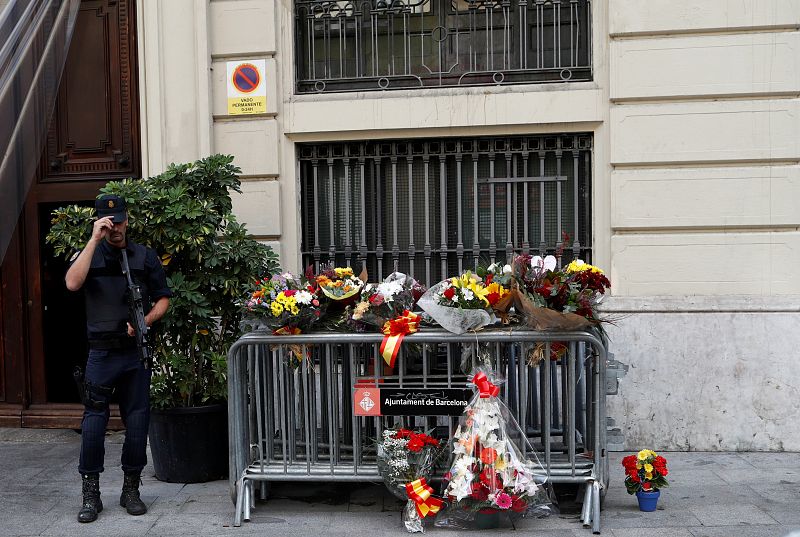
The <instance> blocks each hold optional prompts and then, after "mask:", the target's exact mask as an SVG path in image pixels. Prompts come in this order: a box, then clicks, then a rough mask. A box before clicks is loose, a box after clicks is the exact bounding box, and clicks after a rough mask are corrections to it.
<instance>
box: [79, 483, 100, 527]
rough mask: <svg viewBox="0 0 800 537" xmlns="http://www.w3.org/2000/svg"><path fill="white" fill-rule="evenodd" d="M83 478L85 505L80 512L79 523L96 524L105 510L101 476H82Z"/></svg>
mask: <svg viewBox="0 0 800 537" xmlns="http://www.w3.org/2000/svg"><path fill="white" fill-rule="evenodd" d="M81 477H82V478H83V505H82V506H81V510H80V511H78V522H94V521H95V520H97V513H99V512H100V511H102V510H103V502H102V501H100V474H81Z"/></svg>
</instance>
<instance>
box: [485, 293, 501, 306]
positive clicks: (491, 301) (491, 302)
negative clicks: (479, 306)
mask: <svg viewBox="0 0 800 537" xmlns="http://www.w3.org/2000/svg"><path fill="white" fill-rule="evenodd" d="M486 300H488V301H489V305H490V306H494V305H495V304H496V303H497V301H498V300H500V293H489V294H488V295H486Z"/></svg>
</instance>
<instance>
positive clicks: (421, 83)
mask: <svg viewBox="0 0 800 537" xmlns="http://www.w3.org/2000/svg"><path fill="white" fill-rule="evenodd" d="M294 6H295V43H296V45H295V47H296V48H295V50H296V65H297V73H296V81H297V91H298V92H300V93H315V92H317V93H321V92H335V91H356V90H359V91H363V90H385V89H402V88H420V87H441V86H476V85H506V84H519V83H534V82H562V81H579V80H591V79H592V70H591V21H590V15H591V0H295V3H294Z"/></svg>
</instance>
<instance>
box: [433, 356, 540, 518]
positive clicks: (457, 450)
mask: <svg viewBox="0 0 800 537" xmlns="http://www.w3.org/2000/svg"><path fill="white" fill-rule="evenodd" d="M481 372H483V374H485V375H486V376H487V379H491V382H493V383H494V382H498V380H497V379H496V378H493V375H492V373H491V372H490V371H488V370H483V369H481V370H479V371H478V373H481ZM451 448H452V451H453V455H454V459H453V463H452V465H451V467H450V470H449V471H448V472H447V473H446V474H445V484H446V487H445V489H444V497H445V500H446V501H447V502H448V505H447V507H446V508H444V509H442V511H441V512H440V513H439V514H438V515H437V517H436V526H437V527H447V528H456V529H477V527H478V523H477V521H476V518H477V517H478V516H480V515H479V513H495V512H499V513H501V514H503V513H506V514H507V515H508V516H509V517H512V518H516V517H537V518H541V517H544V516H549V515H550V514H551V513H553V512H554V509H555V507H554V505H553V503H552V501H551V499H550V494H549V493H548V490H547V489H546V486H547V484H546V483H545V482H546V476H547V472H546V471H545V469H544V467H543V466H542V464H541V463H540V462H539V458H538V457H537V455H536V452H535V451H534V449H533V447H532V446H531V444H530V442H529V441H528V439H527V437H526V436H525V435H524V434H523V432H522V429H521V428H520V426H519V425H518V424H517V422H516V420H515V419H514V417H513V416H512V414H511V412H510V411H509V409H508V407H507V406H506V405H505V403H504V402H503V401H502V400H501V399H500V397H498V396H490V397H481V393H480V392H479V390H477V388H476V393H475V395H474V396H473V398H472V400H471V401H470V403H469V405H467V407H466V408H465V410H464V414H463V415H462V417H461V419H460V421H459V425H458V427H457V428H456V431H455V433H454V434H453V438H452V442H451Z"/></svg>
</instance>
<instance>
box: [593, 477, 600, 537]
mask: <svg viewBox="0 0 800 537" xmlns="http://www.w3.org/2000/svg"><path fill="white" fill-rule="evenodd" d="M592 533H594V534H595V535H600V483H599V482H598V481H594V482H592Z"/></svg>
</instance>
